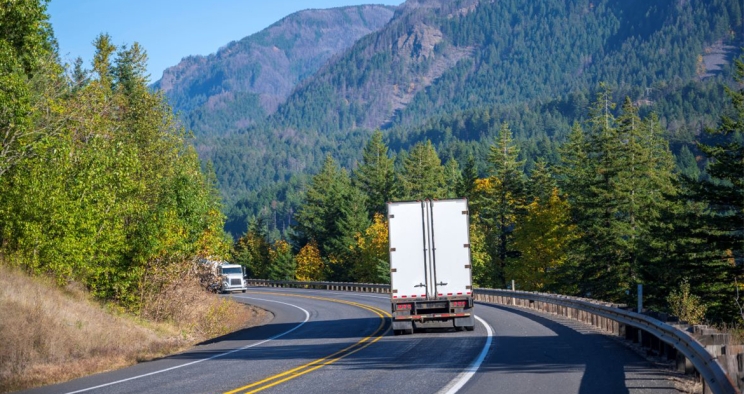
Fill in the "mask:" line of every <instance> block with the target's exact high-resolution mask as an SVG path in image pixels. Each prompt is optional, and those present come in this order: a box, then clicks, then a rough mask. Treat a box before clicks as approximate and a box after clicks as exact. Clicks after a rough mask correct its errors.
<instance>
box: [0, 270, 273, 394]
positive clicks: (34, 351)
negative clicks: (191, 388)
mask: <svg viewBox="0 0 744 394" xmlns="http://www.w3.org/2000/svg"><path fill="white" fill-rule="evenodd" d="M160 301H161V304H162V305H168V306H169V308H168V309H170V318H168V319H164V318H161V319H159V320H154V319H145V318H139V317H136V316H134V315H132V314H130V313H126V312H125V311H124V310H122V309H121V307H119V306H118V305H116V304H113V303H101V302H100V301H99V300H96V299H94V298H93V297H92V296H91V294H90V292H88V291H87V290H86V289H85V288H84V286H82V285H81V284H80V283H76V282H72V283H69V284H67V285H65V286H64V287H58V286H56V284H55V283H54V281H52V280H50V279H49V278H43V277H30V276H28V275H27V274H25V273H23V272H22V271H20V270H18V269H13V268H9V267H7V266H4V265H0V316H3V318H2V319H0V343H2V344H3V345H2V346H0V392H8V391H13V390H19V389H23V388H29V387H34V386H39V385H43V384H50V383H54V382H62V381H66V380H69V379H73V378H76V377H80V376H85V375H89V374H92V373H97V372H103V371H107V370H112V369H116V368H120V367H124V366H127V365H131V364H134V363H136V362H140V361H144V360H149V359H153V358H157V357H162V356H166V355H168V354H172V353H174V352H178V351H181V350H184V349H186V348H188V347H190V346H192V345H194V344H195V343H198V342H201V341H204V340H206V339H208V338H213V337H216V336H219V335H223V334H226V333H228V332H232V331H235V330H237V329H240V328H243V327H246V326H248V325H253V324H260V323H262V322H264V321H265V320H266V319H267V318H268V317H269V316H267V314H266V312H265V311H263V310H259V309H255V308H249V307H245V306H242V305H238V304H237V303H235V302H232V301H229V300H226V299H221V298H217V297H214V296H213V295H210V294H208V293H205V292H204V291H203V290H202V289H201V287H200V286H199V284H198V283H195V282H192V283H188V282H187V283H181V286H179V290H178V291H176V292H171V293H169V294H165V295H163V296H162V299H161V300H160ZM156 312H158V313H160V314H161V315H160V316H161V317H162V313H163V312H164V311H162V310H160V311H152V313H156Z"/></svg>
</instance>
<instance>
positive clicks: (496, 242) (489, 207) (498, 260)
mask: <svg viewBox="0 0 744 394" xmlns="http://www.w3.org/2000/svg"><path fill="white" fill-rule="evenodd" d="M518 157H519V148H518V147H517V146H516V144H515V143H514V141H513V139H512V133H511V130H510V129H509V126H508V125H507V124H502V126H501V130H500V131H499V135H498V137H497V138H496V142H495V144H494V145H492V146H491V147H490V154H489V156H488V162H489V163H490V165H491V176H490V177H489V178H488V179H487V180H486V182H483V183H482V184H481V186H480V187H479V188H477V193H476V197H475V199H474V200H475V201H474V204H473V207H474V210H475V212H476V213H477V214H478V215H479V217H480V222H481V223H482V225H483V230H484V234H485V242H486V244H487V245H488V248H489V255H490V259H491V264H492V265H493V267H492V271H491V272H492V277H491V281H490V282H491V284H490V285H491V286H493V287H496V288H499V287H503V286H504V285H505V284H506V282H507V278H506V277H505V271H504V270H505V268H506V264H507V260H508V259H509V258H513V257H517V255H518V251H516V250H514V249H513V248H512V240H513V231H514V225H515V224H516V223H517V221H518V218H519V217H520V216H521V215H523V214H524V206H525V205H526V204H525V197H526V182H525V175H524V172H523V171H522V169H521V168H522V166H523V164H524V163H523V162H522V161H519V160H517V158H518Z"/></svg>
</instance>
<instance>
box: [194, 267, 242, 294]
mask: <svg viewBox="0 0 744 394" xmlns="http://www.w3.org/2000/svg"><path fill="white" fill-rule="evenodd" d="M201 263H202V264H203V265H204V266H205V267H206V268H207V271H206V273H205V275H204V276H203V277H202V282H204V284H205V285H206V287H207V288H208V289H209V290H211V291H214V292H218V293H230V292H233V291H242V292H243V293H245V291H246V290H247V289H248V287H247V286H246V281H245V267H243V266H242V265H240V264H230V263H228V262H226V261H217V260H207V259H203V260H201Z"/></svg>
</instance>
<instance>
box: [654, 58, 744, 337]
mask: <svg viewBox="0 0 744 394" xmlns="http://www.w3.org/2000/svg"><path fill="white" fill-rule="evenodd" d="M735 71H736V75H735V77H736V81H737V82H738V83H739V84H740V85H739V89H738V90H734V89H731V88H726V93H727V95H728V96H729V98H730V99H731V104H732V106H731V108H730V109H729V112H728V113H727V114H726V115H723V116H722V117H721V120H720V122H719V125H718V127H717V128H716V129H708V130H706V132H707V133H709V135H711V136H712V137H714V138H713V141H715V142H714V143H711V144H703V143H698V148H699V149H700V150H701V151H702V152H703V154H704V155H705V156H706V157H707V159H708V167H707V169H706V172H705V174H704V175H703V176H701V177H700V178H699V179H696V178H695V177H690V176H687V177H684V178H683V180H682V182H681V184H682V190H683V192H682V193H680V201H681V202H680V205H681V207H680V208H679V209H678V210H677V211H676V215H675V216H673V217H672V218H671V219H672V220H673V221H674V224H675V228H674V234H676V238H675V240H674V243H673V249H672V250H670V251H669V253H668V258H667V259H665V260H664V261H663V264H661V265H660V268H659V270H662V269H665V268H666V270H667V271H666V272H665V274H667V275H669V276H670V280H675V281H676V282H675V283H674V284H675V285H676V284H678V283H680V282H681V281H682V280H688V281H689V285H690V287H691V292H692V293H693V294H696V295H699V296H700V297H701V298H702V300H703V302H704V303H705V304H706V305H707V306H708V313H709V317H710V318H712V319H714V320H719V321H721V320H722V321H726V322H729V321H731V318H732V315H738V316H739V317H737V319H744V316H740V315H741V313H740V311H741V307H742V306H744V304H742V301H741V299H740V297H739V296H737V290H738V292H739V294H741V289H737V286H740V284H741V283H744V282H743V281H742V280H741V275H742V271H741V267H742V264H741V262H742V261H743V260H744V137H742V136H744V89H742V88H741V86H742V85H741V84H742V83H744V61H742V60H741V59H739V60H737V61H736V62H735ZM670 287H671V286H670ZM672 288H674V287H672Z"/></svg>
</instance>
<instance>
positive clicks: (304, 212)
mask: <svg viewBox="0 0 744 394" xmlns="http://www.w3.org/2000/svg"><path fill="white" fill-rule="evenodd" d="M368 225H369V218H368V216H367V211H366V199H365V196H364V194H363V193H362V192H361V191H359V190H358V189H357V188H355V187H353V186H352V184H351V180H350V179H349V176H348V175H347V173H346V171H344V170H341V169H339V168H338V166H337V165H336V163H335V161H334V160H333V158H331V156H330V155H329V156H327V157H326V160H325V163H324V165H323V169H322V170H321V171H320V173H318V174H317V175H315V176H314V177H313V180H312V182H311V184H310V185H309V187H308V190H307V192H306V193H305V201H304V203H303V205H302V206H301V208H300V210H299V212H298V213H297V216H296V224H295V226H294V242H295V244H296V245H306V244H307V243H310V242H314V243H315V245H317V247H318V249H319V251H320V255H321V257H322V258H323V260H324V263H325V268H326V269H327V270H328V272H327V273H326V274H325V276H326V277H327V279H329V280H338V281H342V280H348V279H349V275H350V264H351V261H349V253H350V248H351V246H352V245H353V244H354V243H355V237H356V235H357V234H358V233H361V232H363V231H364V229H366V228H367V227H368Z"/></svg>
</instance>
